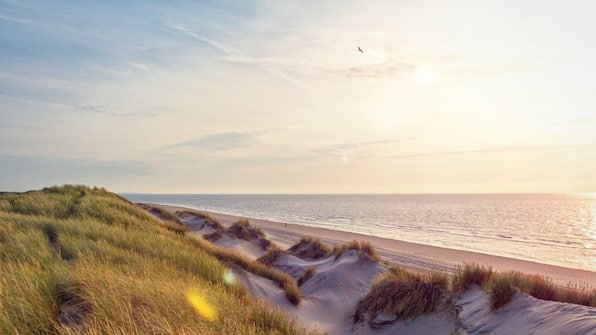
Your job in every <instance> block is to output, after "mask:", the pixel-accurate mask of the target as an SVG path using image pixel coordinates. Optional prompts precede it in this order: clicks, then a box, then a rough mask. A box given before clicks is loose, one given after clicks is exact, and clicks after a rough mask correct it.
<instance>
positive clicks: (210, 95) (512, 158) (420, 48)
mask: <svg viewBox="0 0 596 335" xmlns="http://www.w3.org/2000/svg"><path fill="white" fill-rule="evenodd" d="M594 18H596V5H595V4H594V3H593V2H592V1H542V0H541V1H529V0H528V1H502V0H499V1H488V0H487V1H473V0H471V1H420V0H416V1H389V0H388V1H312V2H303V1H196V2H191V1H138V2H137V1H102V2H99V1H98V2H88V1H59V2H49V1H27V0H19V1H1V0H0V190H6V191H24V190H28V189H38V188H41V187H45V186H50V185H54V184H64V183H76V184H87V185H98V186H105V187H106V188H108V189H110V190H113V191H121V192H162V193H182V192H184V193H401V192H408V193H416V192H454V193H457V192H590V191H596V94H595V93H596V92H595V88H596V43H594V40H595V36H594V33H595V32H596V20H595V19H594ZM358 47H361V48H362V50H363V51H364V52H363V53H361V52H359V51H358Z"/></svg>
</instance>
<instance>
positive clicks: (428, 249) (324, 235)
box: [158, 205, 596, 287]
mask: <svg viewBox="0 0 596 335" xmlns="http://www.w3.org/2000/svg"><path fill="white" fill-rule="evenodd" d="M158 206H160V207H163V208H165V209H168V210H169V211H171V212H175V211H177V210H178V211H179V210H194V209H189V208H185V207H178V206H165V205H158ZM198 212H201V213H204V214H207V215H210V216H212V217H213V218H215V219H217V220H218V221H220V222H221V223H222V224H224V225H231V224H232V223H233V222H235V221H237V220H240V219H248V220H249V222H250V224H251V225H253V226H255V227H259V228H261V229H262V230H263V231H264V232H265V233H267V234H268V236H269V238H270V239H271V241H272V242H274V243H276V244H277V245H278V246H280V247H282V248H284V247H286V248H287V247H290V246H291V245H293V244H294V243H296V242H298V241H299V240H300V238H301V237H302V236H312V237H317V238H319V239H321V240H322V241H323V242H326V243H328V244H331V245H336V244H340V243H344V242H350V241H354V240H357V241H366V242H370V243H371V244H372V245H373V246H374V247H375V248H376V250H377V252H378V253H379V255H380V256H381V257H382V258H384V259H386V260H388V261H389V262H391V263H394V264H396V265H399V266H403V267H405V268H407V269H411V270H416V271H444V272H448V273H451V272H453V271H454V270H455V267H456V266H458V265H461V264H462V263H471V262H475V263H478V264H483V265H488V266H491V267H492V268H493V269H495V270H504V271H507V270H517V271H521V272H523V273H528V274H538V275H542V276H546V277H549V278H551V279H552V280H553V281H554V282H555V283H556V284H557V285H560V286H565V285H567V284H568V283H576V284H578V285H580V286H587V287H596V273H594V272H591V271H586V270H580V269H571V268H566V267H560V266H554V265H548V264H540V263H537V262H530V261H525V260H519V259H513V258H507V257H500V256H494V255H488V254H483V253H476V252H470V251H462V250H455V249H447V248H441V247H435V246H429V245H424V244H417V243H411V242H405V241H399V240H394V239H387V238H381V237H375V236H368V235H363V234H357V233H349V232H344V231H337V230H331V229H325V228H317V227H308V226H302V225H296V224H288V223H283V222H273V221H267V220H259V219H253V218H246V217H241V216H234V215H227V214H219V213H211V212H205V211H198Z"/></svg>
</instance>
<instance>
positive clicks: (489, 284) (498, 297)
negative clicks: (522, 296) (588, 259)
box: [454, 263, 596, 309]
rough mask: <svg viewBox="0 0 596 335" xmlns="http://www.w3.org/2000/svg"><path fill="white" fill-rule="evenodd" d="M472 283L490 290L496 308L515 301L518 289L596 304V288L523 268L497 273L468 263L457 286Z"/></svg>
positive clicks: (549, 297)
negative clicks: (563, 283) (559, 282)
mask: <svg viewBox="0 0 596 335" xmlns="http://www.w3.org/2000/svg"><path fill="white" fill-rule="evenodd" d="M472 285H479V286H481V287H482V288H483V289H484V290H485V291H487V292H488V293H489V298H490V301H491V307H492V308H493V309H498V308H500V307H501V306H503V305H505V304H507V303H508V302H509V301H511V299H512V298H513V296H514V294H515V291H516V290H520V291H521V292H524V293H527V294H529V295H531V296H533V297H534V298H537V299H542V300H552V301H559V302H567V303H572V304H578V305H585V306H592V307H596V289H591V290H590V289H589V288H587V287H579V286H577V285H572V284H568V285H567V286H566V287H561V286H557V285H555V284H554V283H553V281H552V280H551V279H548V278H546V277H543V276H539V275H528V274H524V273H521V272H519V271H505V272H495V271H493V270H492V268H490V267H487V266H481V265H478V264H474V263H471V264H464V265H462V266H461V267H459V269H458V271H457V274H456V276H455V279H454V289H455V290H464V289H467V288H469V287H470V286H472Z"/></svg>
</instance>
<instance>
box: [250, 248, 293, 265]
mask: <svg viewBox="0 0 596 335" xmlns="http://www.w3.org/2000/svg"><path fill="white" fill-rule="evenodd" d="M286 253H287V252H286V251H283V250H281V249H279V248H271V249H269V250H267V252H266V253H265V254H264V255H263V256H261V257H259V258H258V259H257V261H258V262H259V263H263V264H265V265H267V266H272V265H273V264H274V263H275V262H276V261H277V259H278V258H279V256H281V255H283V254H286Z"/></svg>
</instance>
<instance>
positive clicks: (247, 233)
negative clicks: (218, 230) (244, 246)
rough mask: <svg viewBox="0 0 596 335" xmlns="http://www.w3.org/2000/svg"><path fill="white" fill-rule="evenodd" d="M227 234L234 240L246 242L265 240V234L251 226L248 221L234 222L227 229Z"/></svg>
mask: <svg viewBox="0 0 596 335" xmlns="http://www.w3.org/2000/svg"><path fill="white" fill-rule="evenodd" d="M225 233H226V235H229V236H231V237H233V238H238V239H242V240H245V241H252V240H257V239H261V238H265V233H263V231H262V230H261V229H259V228H255V227H253V226H251V225H250V223H249V222H248V220H246V219H244V220H238V221H236V222H234V223H233V224H232V225H231V226H230V227H229V228H228V229H226V232H225Z"/></svg>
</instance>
